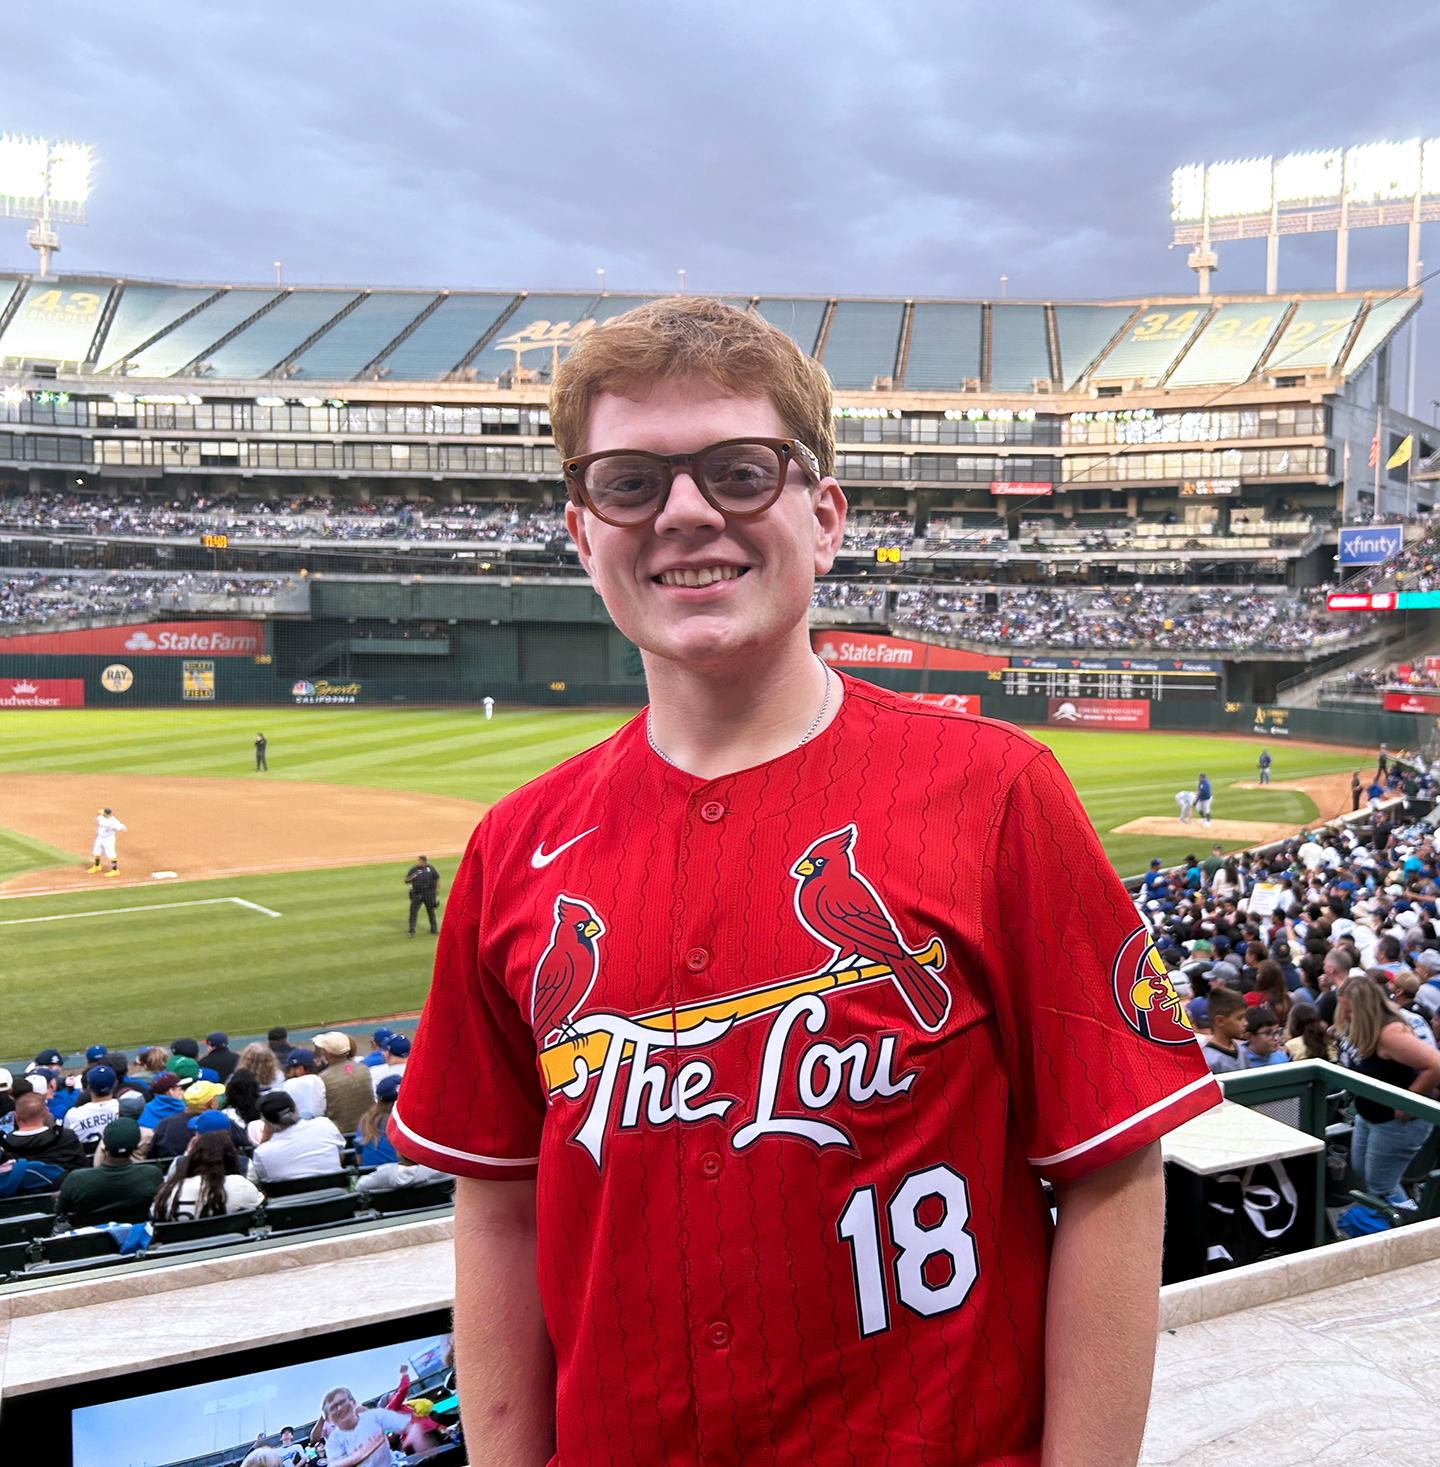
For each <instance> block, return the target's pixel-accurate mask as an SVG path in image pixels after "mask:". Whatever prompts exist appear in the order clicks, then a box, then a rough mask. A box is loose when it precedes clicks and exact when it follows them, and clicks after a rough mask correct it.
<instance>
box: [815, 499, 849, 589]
mask: <svg viewBox="0 0 1440 1467" xmlns="http://www.w3.org/2000/svg"><path fill="white" fill-rule="evenodd" d="M848 508H849V506H848V504H847V503H846V499H845V491H844V490H843V489H842V488H841V487H840V481H839V480H838V479H834V478H824V479H821V481H820V483H819V485H818V486H817V488H816V490H815V574H816V575H817V576H823V575H825V574H826V572H827V571H829V569H830V567H831V566H832V565H834V564H835V557H836V556H837V555H838V554H839V553H840V546H841V544H842V543H843V541H844V539H845V515H846V511H847V510H848Z"/></svg>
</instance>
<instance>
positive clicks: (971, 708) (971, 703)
mask: <svg viewBox="0 0 1440 1467" xmlns="http://www.w3.org/2000/svg"><path fill="white" fill-rule="evenodd" d="M910 701H911V702H912V703H933V704H934V705H935V707H937V708H950V709H953V710H954V711H955V712H956V713H978V712H979V711H980V694H979V693H911V694H910Z"/></svg>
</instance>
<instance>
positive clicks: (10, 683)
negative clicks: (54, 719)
mask: <svg viewBox="0 0 1440 1467" xmlns="http://www.w3.org/2000/svg"><path fill="white" fill-rule="evenodd" d="M84 706H85V683H84V681H83V680H82V679H81V678H78V677H21V678H0V708H83V707H84Z"/></svg>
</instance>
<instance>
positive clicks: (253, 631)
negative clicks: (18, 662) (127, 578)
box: [0, 621, 265, 657]
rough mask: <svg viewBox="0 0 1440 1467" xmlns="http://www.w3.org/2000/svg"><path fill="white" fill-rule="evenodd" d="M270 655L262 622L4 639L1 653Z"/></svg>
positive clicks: (169, 624) (170, 624)
mask: <svg viewBox="0 0 1440 1467" xmlns="http://www.w3.org/2000/svg"><path fill="white" fill-rule="evenodd" d="M264 650H265V624H264V623H263V622H258V621H160V622H144V623H142V624H139V625H132V626H123V627H89V628H86V629H85V630H83V631H74V632H40V633H37V634H35V635H33V636H26V637H0V653H4V652H26V653H34V654H38V655H42V656H43V655H50V656H62V657H64V656H74V655H80V656H98V657H193V656H195V655H196V654H197V653H202V652H203V653H205V654H207V655H208V656H210V657H254V656H255V655H256V654H257V653H260V652H263V651H264Z"/></svg>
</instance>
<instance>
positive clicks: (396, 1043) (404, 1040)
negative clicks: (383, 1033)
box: [385, 1034, 410, 1059]
mask: <svg viewBox="0 0 1440 1467" xmlns="http://www.w3.org/2000/svg"><path fill="white" fill-rule="evenodd" d="M385 1053H386V1054H393V1055H394V1056H395V1057H396V1058H397V1059H404V1058H405V1056H406V1055H407V1054H409V1053H410V1040H409V1037H408V1036H407V1035H404V1034H392V1035H391V1036H390V1037H389V1038H388V1039H387V1040H386V1041H385Z"/></svg>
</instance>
